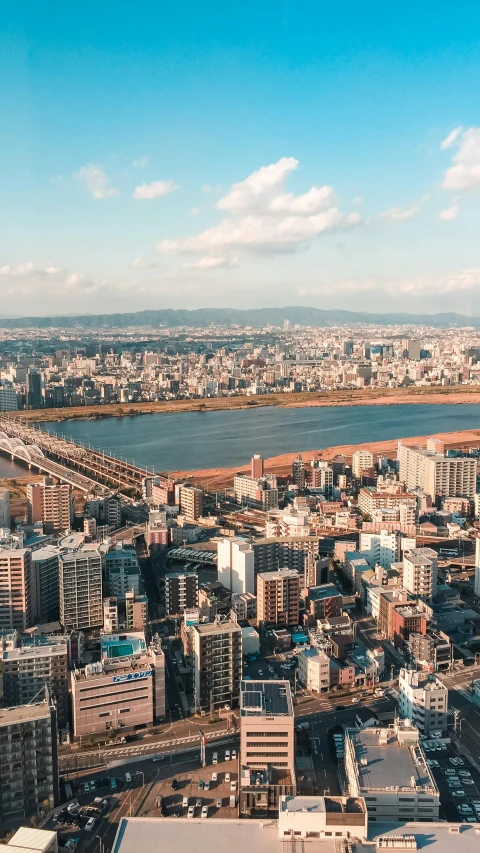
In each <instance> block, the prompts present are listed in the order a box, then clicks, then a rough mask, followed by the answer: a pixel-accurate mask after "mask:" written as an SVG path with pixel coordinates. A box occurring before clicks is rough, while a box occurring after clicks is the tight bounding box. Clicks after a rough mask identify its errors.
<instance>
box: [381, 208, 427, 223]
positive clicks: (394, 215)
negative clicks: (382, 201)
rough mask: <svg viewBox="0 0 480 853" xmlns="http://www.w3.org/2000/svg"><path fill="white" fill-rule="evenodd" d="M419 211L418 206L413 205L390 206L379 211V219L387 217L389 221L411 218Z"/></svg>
mask: <svg viewBox="0 0 480 853" xmlns="http://www.w3.org/2000/svg"><path fill="white" fill-rule="evenodd" d="M419 212H420V208H419V207H418V206H417V205H415V206H414V207H406V208H405V207H390V208H389V209H388V210H384V211H383V213H379V214H378V216H379V219H389V220H390V222H401V221H402V220H403V219H413V217H414V216H416V215H417V213H419Z"/></svg>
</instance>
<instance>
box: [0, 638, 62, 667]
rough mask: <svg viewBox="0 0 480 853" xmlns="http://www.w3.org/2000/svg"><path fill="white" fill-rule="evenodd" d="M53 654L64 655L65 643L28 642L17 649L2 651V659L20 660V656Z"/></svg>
mask: <svg viewBox="0 0 480 853" xmlns="http://www.w3.org/2000/svg"><path fill="white" fill-rule="evenodd" d="M55 655H58V656H63V657H66V655H67V644H66V643H60V642H57V643H55V642H52V643H51V644H50V645H46V644H44V643H41V644H39V645H38V646H37V645H33V644H30V643H28V644H26V645H22V646H21V648H19V649H9V650H8V651H5V652H3V654H2V660H3V662H4V663H6V662H7V661H15V660H22V658H26V659H28V658H30V659H31V658H49V657H53V656H55Z"/></svg>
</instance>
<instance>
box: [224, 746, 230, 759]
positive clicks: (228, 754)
mask: <svg viewBox="0 0 480 853" xmlns="http://www.w3.org/2000/svg"><path fill="white" fill-rule="evenodd" d="M225 761H230V750H229V749H226V750H225Z"/></svg>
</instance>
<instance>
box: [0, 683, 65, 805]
mask: <svg viewBox="0 0 480 853" xmlns="http://www.w3.org/2000/svg"><path fill="white" fill-rule="evenodd" d="M0 779H1V785H0V820H4V819H5V818H8V817H23V818H24V817H25V816H26V815H37V814H38V813H39V810H40V807H41V806H42V804H43V803H44V802H45V800H48V802H49V806H50V808H53V806H54V805H56V804H57V802H58V797H59V791H58V758H57V714H56V710H55V706H54V705H52V704H51V703H50V700H49V699H48V700H45V701H43V702H37V703H35V704H34V703H31V704H29V705H22V706H20V707H18V708H0Z"/></svg>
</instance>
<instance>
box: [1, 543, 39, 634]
mask: <svg viewBox="0 0 480 853" xmlns="http://www.w3.org/2000/svg"><path fill="white" fill-rule="evenodd" d="M31 624H32V561H31V552H30V551H29V549H28V548H12V549H1V548H0V630H4V631H14V630H17V631H20V632H22V631H25V629H26V628H29V627H30V625H31Z"/></svg>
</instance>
